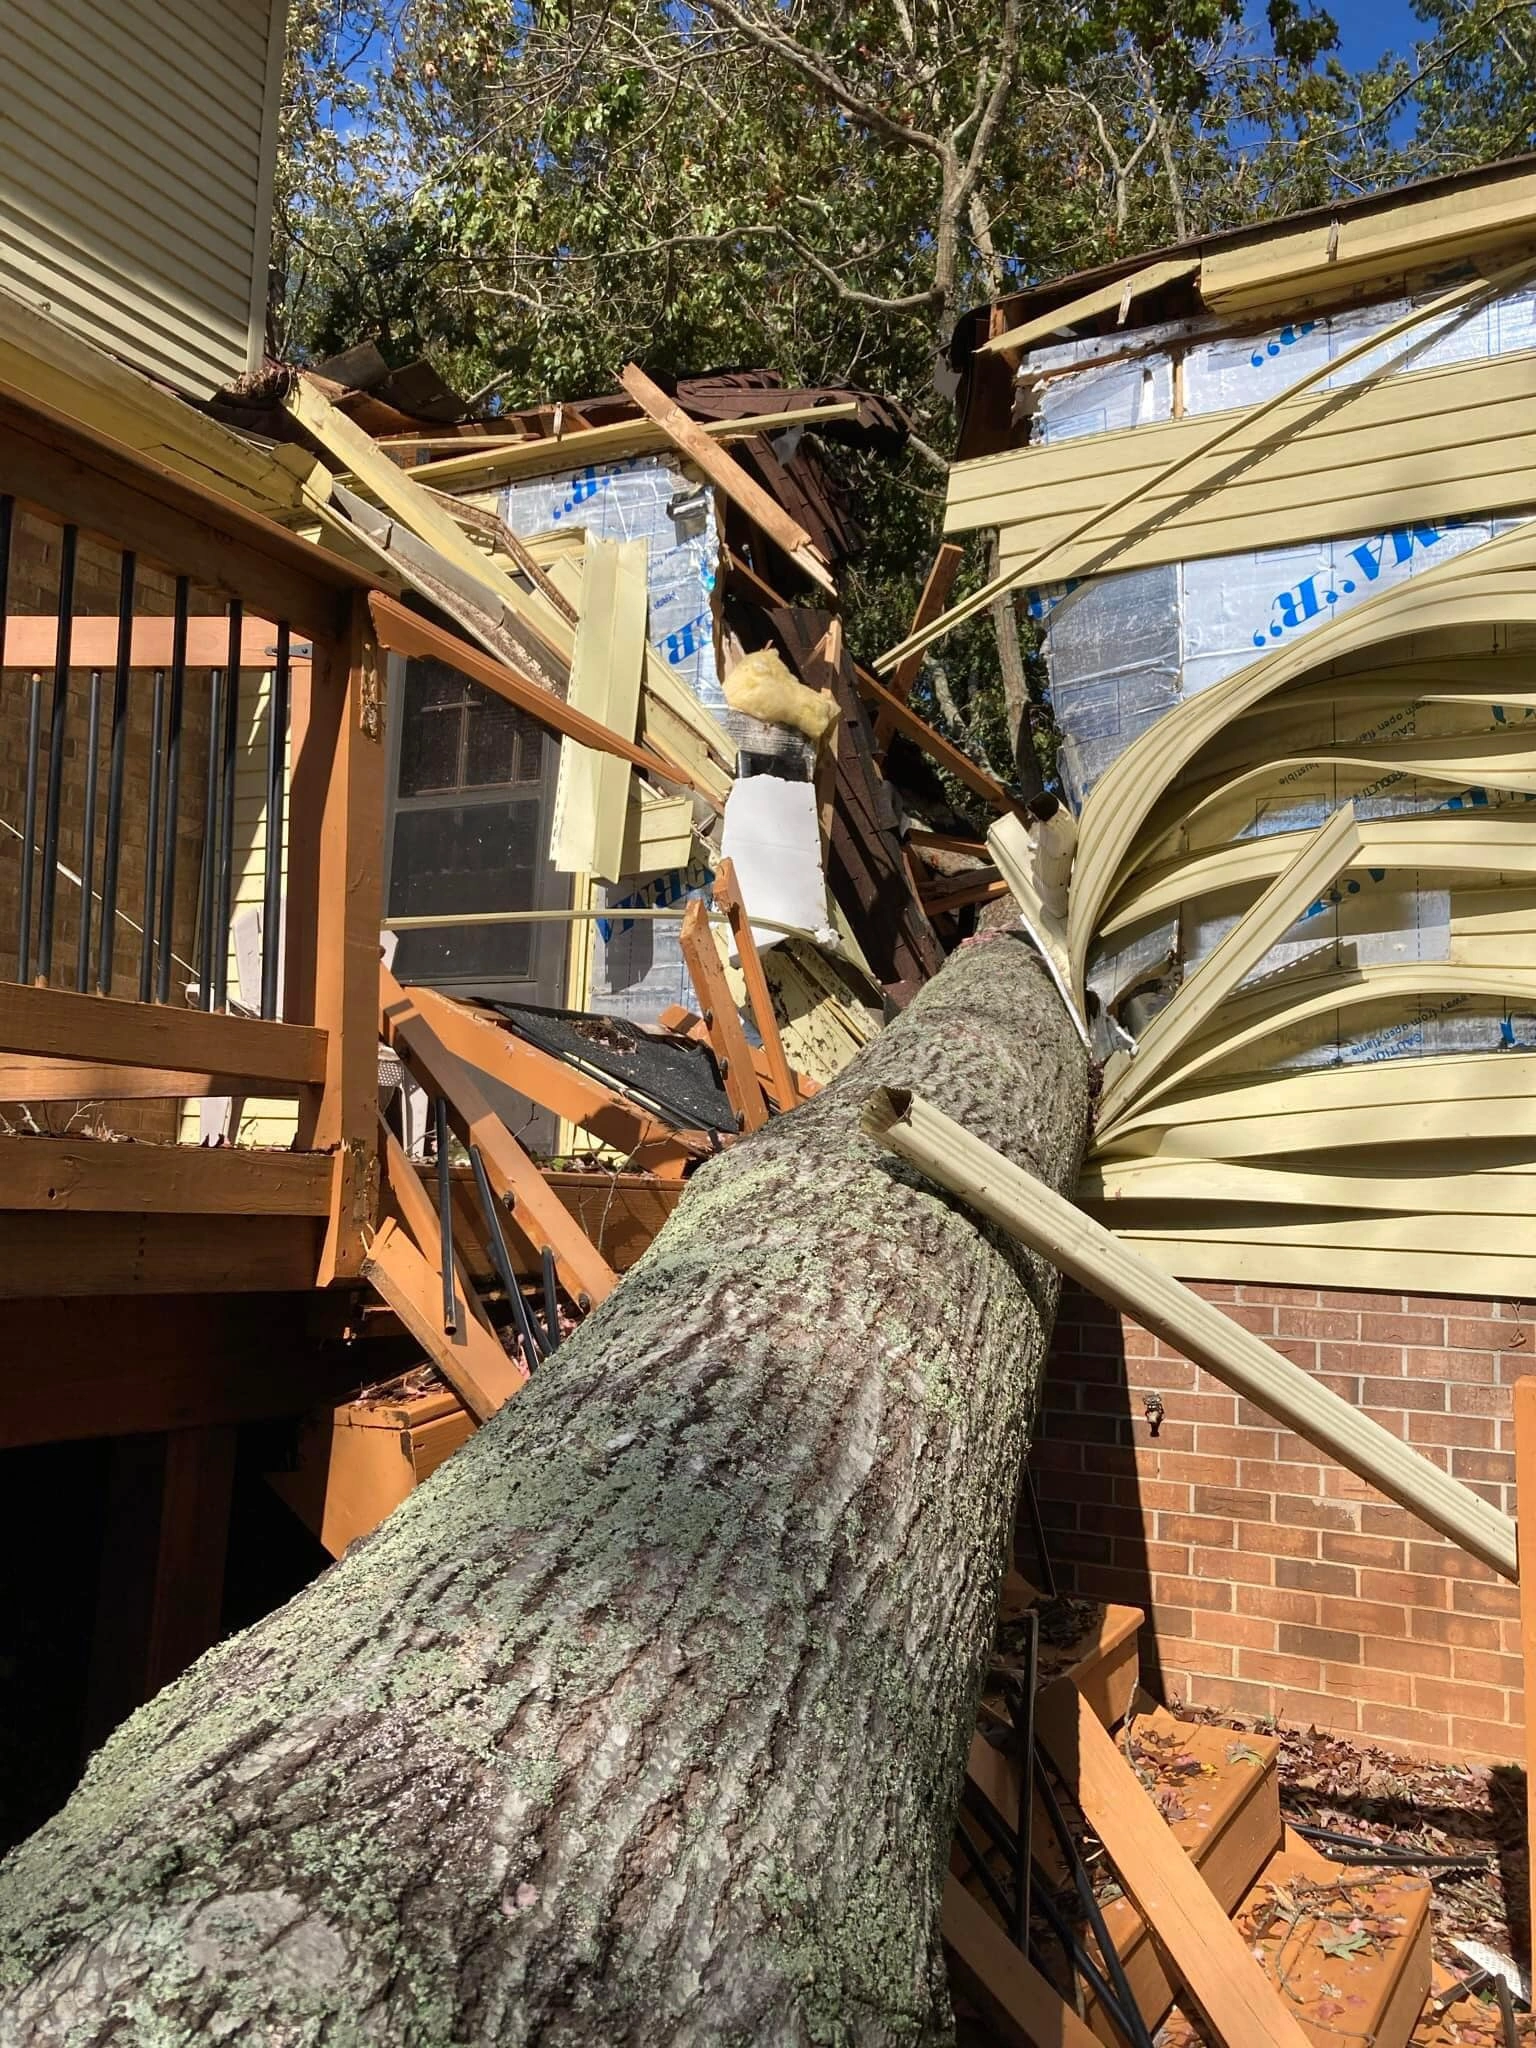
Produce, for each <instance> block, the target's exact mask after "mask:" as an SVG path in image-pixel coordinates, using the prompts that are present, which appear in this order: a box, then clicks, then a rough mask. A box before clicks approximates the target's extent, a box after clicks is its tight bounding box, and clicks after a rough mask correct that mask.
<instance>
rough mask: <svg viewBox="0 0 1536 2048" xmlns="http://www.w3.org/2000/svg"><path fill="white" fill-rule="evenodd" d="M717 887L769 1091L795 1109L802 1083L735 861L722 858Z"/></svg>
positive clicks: (719, 907) (780, 1102) (717, 900)
mask: <svg viewBox="0 0 1536 2048" xmlns="http://www.w3.org/2000/svg"><path fill="white" fill-rule="evenodd" d="M714 889H715V908H716V909H717V910H723V911H724V912H725V914H726V916H727V917H728V918H729V919H730V922H731V937H732V939H734V940H735V942H736V958H737V960H738V962H739V963H740V967H741V978H742V980H743V981H744V982H745V983H746V987H747V1002H748V1004H749V1005H750V1007H751V1010H752V1021H753V1023H754V1024H756V1026H757V1030H758V1036H759V1037H760V1038H761V1039H762V1041H763V1053H764V1056H765V1060H766V1064H767V1067H768V1077H769V1078H768V1087H769V1091H770V1093H771V1094H772V1096H773V1099H774V1101H775V1103H776V1104H777V1105H778V1107H779V1108H780V1109H782V1110H789V1109H793V1108H794V1106H795V1104H796V1103H797V1102H798V1101H799V1100H800V1085H799V1083H798V1082H797V1081H796V1079H795V1076H794V1074H793V1072H792V1071H791V1069H790V1064H789V1061H788V1060H787V1059H786V1058H785V1056H784V1042H783V1040H782V1039H781V1038H780V1037H779V1026H778V1020H777V1019H776V1018H775V1016H774V1014H773V991H772V989H770V988H769V986H768V977H767V975H766V974H764V972H763V956H762V955H761V953H759V952H758V950H757V941H756V939H755V938H753V936H752V926H751V924H750V922H749V921H748V918H747V906H746V905H745V903H743V902H742V900H741V889H740V886H739V884H738V883H737V880H736V864H735V862H734V861H730V860H722V861H721V862H720V864H719V865H718V867H717V868H716V869H715V883H714Z"/></svg>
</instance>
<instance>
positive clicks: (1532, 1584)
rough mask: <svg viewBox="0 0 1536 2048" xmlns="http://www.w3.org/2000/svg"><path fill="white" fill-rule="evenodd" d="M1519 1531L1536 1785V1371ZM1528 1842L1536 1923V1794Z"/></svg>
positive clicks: (1523, 1451) (1523, 1393)
mask: <svg viewBox="0 0 1536 2048" xmlns="http://www.w3.org/2000/svg"><path fill="white" fill-rule="evenodd" d="M1515 1530H1516V1541H1517V1545H1518V1550H1519V1567H1520V1658H1521V1662H1522V1663H1523V1665H1524V1666H1525V1783H1526V1791H1527V1794H1528V1795H1530V1793H1531V1789H1532V1787H1536V1694H1533V1687H1536V1373H1529V1374H1527V1375H1526V1377H1525V1378H1524V1379H1519V1380H1516V1381H1515ZM1526 1840H1527V1842H1528V1844H1529V1847H1530V1869H1529V1873H1528V1877H1527V1882H1528V1883H1529V1885H1530V1888H1531V1910H1532V1916H1533V1917H1532V1920H1531V1925H1532V1926H1533V1927H1536V1797H1528V1804H1527V1811H1526Z"/></svg>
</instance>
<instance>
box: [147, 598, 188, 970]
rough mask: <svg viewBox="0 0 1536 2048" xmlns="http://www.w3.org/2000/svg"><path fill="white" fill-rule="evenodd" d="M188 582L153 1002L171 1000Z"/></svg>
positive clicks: (179, 628) (174, 637)
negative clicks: (177, 814)
mask: <svg viewBox="0 0 1536 2048" xmlns="http://www.w3.org/2000/svg"><path fill="white" fill-rule="evenodd" d="M190 592H191V580H190V578H188V577H186V576H178V577H177V578H176V609H175V612H174V614H173V616H172V620H171V696H170V704H169V706H168V708H167V711H166V720H165V814H164V817H163V818H162V820H161V827H162V829H161V833H160V949H159V956H158V958H157V959H156V961H155V1001H156V1002H157V1003H168V1002H169V1001H170V999H171V948H172V945H173V944H174V943H175V938H176V813H177V811H178V809H179V808H180V803H181V721H182V714H183V712H184V710H185V708H186V695H187V600H188V597H189V595H190Z"/></svg>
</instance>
